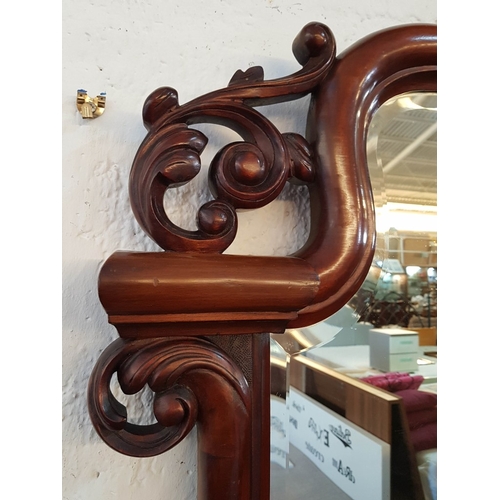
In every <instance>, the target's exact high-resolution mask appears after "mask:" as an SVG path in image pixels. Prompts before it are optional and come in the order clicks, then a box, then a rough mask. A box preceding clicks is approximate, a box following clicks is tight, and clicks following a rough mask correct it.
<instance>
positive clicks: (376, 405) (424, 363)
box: [271, 93, 438, 500]
mask: <svg viewBox="0 0 500 500" xmlns="http://www.w3.org/2000/svg"><path fill="white" fill-rule="evenodd" d="M367 158H368V165H369V170H370V178H371V183H372V188H373V192H374V199H375V207H376V229H377V240H376V250H375V255H374V259H373V263H372V266H371V269H370V271H369V273H368V276H367V277H366V279H365V281H364V283H363V285H362V286H361V288H360V289H359V290H358V292H357V293H356V294H355V295H354V296H353V297H352V299H351V300H350V301H349V303H348V304H346V305H345V306H344V307H343V308H342V309H341V310H340V311H338V312H337V313H335V314H334V315H333V316H331V317H330V318H328V319H326V320H325V321H323V322H321V323H318V324H316V325H313V326H310V327H308V328H302V329H297V330H287V331H286V332H285V334H283V335H274V334H273V335H271V498H272V499H273V500H280V499H288V500H290V499H295V498H296V499H299V498H300V499H304V498H307V499H308V500H315V499H317V500H324V499H326V498H335V499H338V500H344V499H345V500H349V499H353V500H377V499H396V498H402V499H403V498H404V499H405V500H408V499H412V498H415V499H423V500H431V499H432V500H434V499H436V498H437V496H436V471H437V434H436V432H437V431H436V429H437V427H436V425H437V311H438V301H437V170H436V163H437V95H436V94H428V93H415V94H404V95H401V96H398V97H395V98H393V99H391V100H389V101H388V102H386V103H385V104H383V105H382V106H381V107H380V108H379V110H378V111H377V113H376V114H375V116H374V118H373V120H372V123H371V125H370V132H369V136H368V140H367Z"/></svg>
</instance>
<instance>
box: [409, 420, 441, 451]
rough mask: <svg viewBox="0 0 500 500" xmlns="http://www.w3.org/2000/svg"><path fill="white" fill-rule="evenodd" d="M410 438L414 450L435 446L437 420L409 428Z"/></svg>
mask: <svg viewBox="0 0 500 500" xmlns="http://www.w3.org/2000/svg"><path fill="white" fill-rule="evenodd" d="M410 439H411V440H412V442H413V447H414V448H415V451H422V450H429V449H431V448H437V422H433V423H430V424H427V425H424V426H423V427H419V428H418V429H413V430H411V431H410Z"/></svg>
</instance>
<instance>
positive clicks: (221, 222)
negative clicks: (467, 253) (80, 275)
mask: <svg viewBox="0 0 500 500" xmlns="http://www.w3.org/2000/svg"><path fill="white" fill-rule="evenodd" d="M436 45H437V42H436V28H435V26H428V25H408V26H403V27H397V28H392V29H388V30H384V31H382V32H378V33H375V34H373V35H371V36H369V37H367V38H365V39H363V40H361V41H360V42H358V43H357V44H355V45H354V46H353V47H351V48H349V49H348V50H346V51H345V52H344V53H343V54H341V55H340V56H338V57H336V46H335V39H334V36H333V34H332V33H331V31H330V29H329V28H328V27H326V26H324V25H322V24H320V23H310V24H308V25H307V26H305V27H304V28H303V29H302V30H301V32H300V33H299V34H298V36H297V37H296V39H295V41H294V43H293V46H292V49H293V53H294V55H295V57H296V59H297V61H298V62H299V63H300V64H301V65H302V66H303V67H302V69H301V70H299V71H298V72H297V73H295V74H293V75H290V76H286V77H283V78H279V79H276V80H266V79H265V78H264V72H263V70H262V68H260V67H254V68H250V69H248V70H247V71H245V72H243V71H240V70H238V71H236V73H235V74H234V76H233V77H232V78H231V79H230V82H229V85H228V86H227V87H226V88H223V89H219V90H216V91H214V92H212V93H210V94H207V95H204V96H201V97H199V98H197V99H194V100H193V101H190V102H188V103H186V104H183V105H181V104H179V100H178V95H177V92H176V90H175V89H172V88H170V87H161V88H159V89H157V90H155V91H154V92H152V93H151V95H150V96H149V97H148V99H147V100H146V102H145V104H144V108H143V119H144V124H145V126H146V128H147V129H148V134H147V136H146V138H145V139H144V141H143V143H142V144H141V145H140V147H139V149H138V151H137V154H136V156H135V158H134V161H133V164H132V169H131V173H130V180H129V194H130V200H131V205H132V209H133V212H134V215H135V217H136V218H137V220H138V222H139V224H140V225H141V227H142V228H143V229H144V231H145V232H146V233H147V234H148V235H149V236H150V237H151V238H152V239H153V240H154V241H155V242H156V243H157V244H158V245H159V246H160V247H161V248H162V249H163V250H165V251H164V252H156V253H147V252H116V253H115V254H113V255H112V256H111V257H110V258H109V259H108V260H107V261H106V262H105V263H104V265H103V267H102V269H101V272H100V275H99V297H100V300H101V302H102V304H103V307H104V308H105V310H106V312H107V314H108V317H109V321H110V323H111V324H113V325H114V326H115V327H116V328H117V331H118V333H119V335H120V336H121V337H122V338H120V339H118V340H117V341H116V342H115V343H113V344H112V345H111V346H110V347H109V348H108V349H107V350H106V351H105V352H104V353H103V354H102V355H101V357H100V359H99V361H98V363H97V364H96V366H95V368H94V371H93V374H92V377H91V380H90V384H89V409H90V415H91V417H92V422H93V424H94V426H95V428H96V430H97V432H98V433H99V435H100V436H101V437H102V438H103V439H104V441H105V442H106V443H108V444H109V445H110V446H111V447H112V448H114V449H115V450H117V451H119V452H121V453H125V454H129V455H134V456H151V455H153V454H157V453H161V452H163V451H165V450H168V449H169V448H171V447H172V446H173V445H175V444H176V443H177V442H179V441H180V440H181V439H183V437H184V436H185V435H186V434H187V433H188V432H189V430H190V429H192V428H193V426H194V425H195V423H196V425H197V428H198V433H199V436H200V440H199V450H198V452H199V464H198V471H199V479H198V497H199V498H200V499H215V498H217V499H221V498H224V499H227V500H239V499H249V500H266V498H268V497H269V458H270V457H269V392H270V383H269V374H270V363H269V333H270V332H274V333H280V332H284V331H285V329H286V328H289V327H301V326H306V325H308V324H312V323H316V322H318V321H321V320H322V319H325V318H326V317H328V316H330V315H331V314H333V313H334V312H335V311H337V310H338V309H340V308H341V307H342V306H343V305H344V304H345V303H346V302H347V301H348V300H349V299H350V298H351V297H352V296H353V295H354V294H355V293H356V291H357V289H358V288H359V286H360V285H361V283H362V281H363V280H364V278H365V276H366V274H367V272H368V269H369V266H370V264H371V261H372V257H373V252H374V247H375V219H374V217H375V216H374V207H373V196H372V193H371V185H370V179H369V175H368V167H367V159H366V149H365V148H366V145H365V142H366V135H367V129H368V126H369V123H370V120H371V118H372V116H373V113H374V112H375V111H376V110H377V109H378V107H379V106H380V105H381V104H382V103H383V102H384V101H385V100H387V99H388V98H390V97H392V96H394V95H397V94H399V93H402V92H405V91H418V90H435V89H436ZM309 93H311V94H312V99H311V108H310V112H309V115H308V125H307V133H306V137H301V136H300V135H298V134H291V133H281V132H280V131H279V130H278V129H277V128H276V127H275V125H274V124H273V123H271V121H270V120H269V119H267V118H266V117H264V116H263V115H262V114H261V113H260V112H259V111H258V110H256V109H254V108H255V107H256V106H262V105H267V104H275V103H278V102H285V101H291V100H294V99H298V98H300V97H302V96H304V95H307V94H309ZM202 122H203V123H214V124H218V125H223V126H225V127H228V128H231V129H232V130H234V131H236V132H237V133H238V134H239V135H240V136H241V138H242V140H241V141H237V142H233V143H231V144H228V145H226V146H224V147H223V148H222V149H221V150H220V151H219V152H218V153H217V154H216V155H215V157H214V159H213V161H212V163H211V165H210V169H209V176H208V177H209V179H208V182H209V186H210V189H211V192H212V195H213V200H211V201H209V202H208V203H206V204H204V205H202V206H201V207H200V209H199V212H198V217H197V227H198V229H197V230H195V231H188V230H185V229H182V228H180V227H178V226H176V225H175V224H174V223H173V222H172V221H171V220H170V219H169V218H168V216H167V214H166V212H165V208H164V197H165V196H168V195H169V191H170V190H172V189H175V188H176V187H178V186H181V185H183V184H185V183H186V182H190V181H191V180H192V179H193V178H194V177H196V176H197V175H198V173H199V172H200V169H201V159H200V155H201V153H202V151H203V150H204V148H205V146H206V144H207V141H208V139H207V137H206V136H205V135H204V134H202V133H201V132H199V131H197V130H196V129H195V128H193V126H195V125H196V124H197V123H202ZM287 181H290V182H294V183H299V184H305V185H307V186H308V188H309V192H310V198H311V232H310V237H309V239H308V241H307V244H306V245H305V246H304V248H302V249H300V250H299V251H298V252H297V253H296V254H295V255H292V256H287V257H256V256H234V255H227V254H224V253H223V252H224V251H226V250H227V248H228V247H229V245H230V244H231V242H232V241H233V240H234V237H235V235H236V232H237V230H238V210H240V209H257V208H260V207H263V206H265V205H267V204H268V203H270V202H271V201H273V200H275V199H276V197H277V196H278V195H279V194H280V193H281V191H282V189H283V187H284V185H285V183H286V182H287ZM208 336H211V338H212V339H213V342H210V341H208V340H207V338H202V337H208ZM237 339H242V341H241V342H238V341H237ZM115 372H117V373H118V375H119V381H120V383H121V385H122V388H123V389H124V392H127V391H128V392H130V393H134V392H135V391H137V390H138V389H139V388H141V387H143V386H144V385H145V384H149V385H150V386H151V387H152V388H153V390H154V391H155V392H156V394H157V396H156V399H155V408H154V410H155V414H156V417H157V420H158V423H157V424H155V425H154V426H152V427H145V428H140V426H134V425H131V424H129V423H128V422H127V417H126V411H125V408H124V407H123V406H122V405H120V404H119V403H118V402H117V401H116V400H115V399H114V398H113V396H112V394H111V392H110V390H109V380H110V377H111V376H112V374H113V373H115ZM367 418H368V417H367V416H366V415H361V416H360V419H361V420H362V421H363V422H364V421H365V420H366V419H367ZM368 420H369V419H368Z"/></svg>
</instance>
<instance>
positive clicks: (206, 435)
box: [88, 337, 250, 475]
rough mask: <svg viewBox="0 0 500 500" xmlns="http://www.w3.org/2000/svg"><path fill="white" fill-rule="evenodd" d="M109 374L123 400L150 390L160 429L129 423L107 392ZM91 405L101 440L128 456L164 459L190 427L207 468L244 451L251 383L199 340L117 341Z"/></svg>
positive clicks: (98, 370) (105, 356)
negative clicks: (124, 396)
mask: <svg viewBox="0 0 500 500" xmlns="http://www.w3.org/2000/svg"><path fill="white" fill-rule="evenodd" d="M114 373H117V376H118V381H119V383H120V387H121V388H122V390H123V392H124V393H125V394H136V393H137V392H139V391H140V390H141V389H142V388H144V387H145V386H146V384H147V385H149V387H150V388H151V389H152V391H153V392H154V393H155V398H154V406H153V410H154V415H155V417H156V420H157V423H155V424H152V425H146V426H141V425H136V424H132V423H129V422H128V421H127V410H126V408H125V407H124V406H123V405H122V404H121V403H120V402H119V401H118V400H117V399H116V398H115V396H114V395H113V394H112V392H111V389H110V382H111V378H112V376H113V374H114ZM88 404H89V412H90V417H91V419H92V423H93V424H94V427H95V429H96V430H97V432H98V433H99V435H100V436H101V438H102V439H103V440H104V441H105V442H106V443H107V444H108V445H109V446H110V447H112V448H113V449H115V450H116V451H119V452H121V453H124V454H126V455H130V456H136V457H150V456H154V455H158V454H160V453H163V452H164V451H166V450H168V449H170V448H172V447H173V446H175V445H176V444H177V443H179V442H180V441H181V440H182V439H183V438H184V437H185V436H186V435H187V434H188V433H189V431H190V430H191V429H192V428H193V426H194V425H195V423H197V424H198V436H199V447H200V450H202V452H203V454H204V456H210V457H212V462H214V461H215V462H216V461H217V460H216V459H219V460H222V461H223V462H227V461H228V460H230V459H234V458H235V456H233V455H234V454H246V453H247V452H248V450H249V408H250V391H249V387H248V383H247V381H246V379H245V377H244V376H243V374H242V372H241V370H240V368H238V366H237V365H236V364H235V363H234V362H233V361H232V360H231V359H230V358H229V357H228V356H227V355H226V354H225V353H224V352H222V351H221V350H220V349H219V348H217V347H216V346H215V345H214V344H212V343H211V342H208V341H206V340H203V339H199V338H194V337H190V338H184V337H178V338H175V339H148V340H132V341H131V340H124V339H121V338H120V339H117V340H116V341H115V342H113V343H112V344H111V345H110V346H109V347H108V348H107V349H106V350H105V351H104V352H103V353H102V355H101V356H100V358H99V360H98V362H97V364H96V365H95V368H94V370H93V372H92V375H91V378H90V382H89V387H88ZM234 461H235V462H238V463H243V461H241V460H238V461H237V460H234ZM240 473H241V471H235V474H237V475H238V474H240Z"/></svg>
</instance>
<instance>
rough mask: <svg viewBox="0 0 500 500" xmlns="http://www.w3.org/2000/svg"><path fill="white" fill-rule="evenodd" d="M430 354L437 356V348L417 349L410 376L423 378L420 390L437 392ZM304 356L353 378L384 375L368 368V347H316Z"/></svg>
mask: <svg viewBox="0 0 500 500" xmlns="http://www.w3.org/2000/svg"><path fill="white" fill-rule="evenodd" d="M430 353H435V356H437V347H436V346H419V347H418V368H417V370H416V371H414V372H412V374H414V375H421V376H422V377H424V381H423V383H422V386H421V390H432V392H437V357H435V356H432V355H429V354H430ZM304 356H306V357H308V358H311V359H313V360H315V361H317V362H319V363H321V364H323V365H325V366H328V367H330V368H333V369H334V370H336V371H338V372H341V373H344V374H345V375H349V376H351V377H354V378H363V377H369V376H371V375H381V374H383V373H384V372H381V371H380V370H376V369H375V368H372V367H370V346H368V345H354V346H333V347H317V348H315V349H310V350H308V351H306V352H305V353H304Z"/></svg>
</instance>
